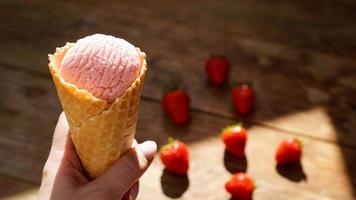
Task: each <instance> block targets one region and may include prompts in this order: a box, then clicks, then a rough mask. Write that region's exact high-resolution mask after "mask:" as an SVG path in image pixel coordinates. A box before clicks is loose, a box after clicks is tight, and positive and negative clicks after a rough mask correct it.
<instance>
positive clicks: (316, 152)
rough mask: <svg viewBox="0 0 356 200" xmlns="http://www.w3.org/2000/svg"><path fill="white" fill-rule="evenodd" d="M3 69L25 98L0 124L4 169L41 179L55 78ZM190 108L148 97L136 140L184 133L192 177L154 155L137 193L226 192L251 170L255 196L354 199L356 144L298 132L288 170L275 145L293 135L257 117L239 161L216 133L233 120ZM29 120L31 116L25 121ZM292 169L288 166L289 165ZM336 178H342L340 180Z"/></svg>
mask: <svg viewBox="0 0 356 200" xmlns="http://www.w3.org/2000/svg"><path fill="white" fill-rule="evenodd" d="M0 74H1V76H3V77H2V78H3V80H6V82H8V85H5V86H6V87H4V88H3V89H4V90H3V91H4V95H11V94H12V95H14V96H12V99H15V98H18V99H22V100H23V101H24V103H21V104H18V105H17V106H16V107H14V108H16V109H17V113H18V114H17V115H14V114H13V112H1V113H2V115H4V118H7V119H8V120H7V122H6V123H3V124H2V125H1V126H2V127H4V128H6V127H7V128H9V127H13V129H7V130H8V131H7V133H6V134H3V135H2V137H1V140H0V156H1V157H3V158H6V159H4V160H3V161H2V165H1V167H0V174H7V175H8V176H11V177H16V179H19V180H25V181H26V182H30V183H31V184H35V185H37V186H38V184H39V182H40V177H41V171H42V166H43V164H44V161H45V159H46V157H47V154H48V150H49V145H50V142H51V134H52V130H53V126H54V123H55V120H56V118H57V116H58V114H59V110H60V109H59V104H58V102H57V96H56V94H55V90H54V88H53V84H52V82H51V80H50V79H39V78H33V76H32V75H30V74H28V73H25V72H18V71H11V70H4V69H2V68H0ZM6 77H8V78H6ZM12 82H16V83H17V84H12ZM25 83H27V84H25ZM28 86H31V88H42V90H41V91H42V92H41V94H42V95H43V94H46V97H43V96H42V95H40V96H37V98H29V97H28V96H26V95H29V92H28V91H26V90H23V89H21V88H24V87H25V88H28ZM5 88H7V89H5ZM14 91H18V92H16V93H15V92H14ZM35 94H37V92H33V91H32V93H31V95H30V96H36V95H35ZM41 96H42V97H41ZM26 99H27V100H26ZM44 99H45V100H46V101H44ZM25 100H26V101H25ZM19 102H21V101H20V100H19ZM25 102H26V103H25ZM7 105H10V102H8V103H7V104H6V106H4V107H8V106H7ZM34 112H36V113H37V115H34V114H33V113H34ZM191 114H192V121H191V123H190V124H189V125H188V126H186V127H177V126H174V125H173V124H172V123H171V122H170V121H169V120H167V118H166V117H165V115H164V113H163V112H162V109H161V105H160V103H159V102H156V101H150V100H143V102H142V104H141V111H140V116H139V123H138V124H139V126H138V131H137V139H138V140H139V141H143V140H147V139H153V140H155V141H156V142H157V143H158V144H159V145H162V144H164V143H165V142H166V140H167V138H168V137H170V136H173V137H176V138H178V139H181V140H182V141H184V142H186V143H188V144H189V148H190V154H191V169H190V173H189V177H187V178H179V177H175V176H172V175H171V174H169V173H165V172H164V171H163V166H162V165H161V163H160V161H159V159H158V157H156V159H155V161H154V163H153V165H152V167H151V168H150V169H149V171H148V172H147V174H146V175H145V176H144V178H143V179H142V184H141V193H140V195H141V196H140V199H171V198H177V197H180V198H181V199H194V198H204V199H221V198H227V197H228V194H226V193H225V192H224V190H223V189H222V188H223V184H224V182H225V181H226V179H228V177H229V175H230V173H232V172H236V171H237V170H247V172H249V173H250V174H251V175H252V176H253V177H255V179H256V180H257V184H258V189H257V190H256V192H255V199H265V198H273V199H345V200H347V199H353V196H352V184H351V183H350V180H354V179H355V174H354V172H348V171H347V170H345V168H346V167H347V166H346V165H350V166H354V165H355V160H356V159H355V158H356V151H355V150H354V149H350V148H345V147H340V146H338V145H337V144H336V143H333V142H324V141H319V140H316V139H313V138H308V137H300V138H301V139H302V141H303V143H304V145H305V147H304V149H305V152H304V154H305V155H304V158H303V161H302V169H300V168H298V167H297V168H296V169H294V170H295V171H293V170H292V173H291V174H288V173H287V174H284V173H283V170H282V172H279V173H282V174H283V175H281V174H279V173H278V170H277V169H276V168H275V164H274V158H273V155H274V149H275V147H276V146H277V144H278V142H279V141H280V140H282V139H284V138H287V137H289V136H291V135H290V134H288V133H285V132H281V131H276V130H273V129H269V128H266V127H264V126H259V125H256V124H246V126H247V127H249V143H248V146H247V155H248V157H247V160H246V161H241V160H236V159H233V158H232V157H231V156H228V155H225V153H224V148H223V144H222V143H221V141H220V139H219V131H220V130H221V128H222V127H223V126H225V125H228V124H231V123H234V122H235V121H234V120H231V119H226V118H221V117H218V116H212V115H209V114H204V113H199V112H196V111H193V112H192V113H191ZM41 115H43V116H41ZM36 116H37V117H36ZM44 116H46V118H47V121H45V119H44ZM25 119H27V121H28V120H29V119H31V121H30V122H27V121H24V120H25ZM152 121H154V122H155V123H152ZM30 124H32V125H30ZM16 126H17V127H18V128H17V129H15V127H16ZM38 127H41V129H40V130H39V129H38ZM21 130H22V131H21ZM25 130H26V131H25ZM212 155H213V156H212ZM20 163H21V164H20ZM301 170H302V171H301ZM287 172H289V173H290V170H287ZM162 174H163V175H162ZM303 174H305V177H304V175H303ZM335 174H338V175H337V176H335ZM335 182H337V183H338V185H337V186H335ZM177 183H180V184H179V185H177ZM202 186H204V187H203V188H204V189H203V188H202ZM13 187H14V188H13V189H7V191H8V192H11V191H13V193H20V191H27V190H28V189H26V188H23V186H22V185H21V183H19V185H18V186H17V185H16V184H15V183H14V186H13ZM339 187H342V189H341V188H339ZM325 188H327V190H326V189H325ZM0 193H1V192H0Z"/></svg>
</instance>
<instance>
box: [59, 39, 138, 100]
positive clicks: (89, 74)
mask: <svg viewBox="0 0 356 200" xmlns="http://www.w3.org/2000/svg"><path fill="white" fill-rule="evenodd" d="M140 69H141V63H140V59H139V53H138V51H137V50H136V48H135V47H134V46H133V45H132V44H130V43H128V42H127V41H126V40H123V39H120V38H116V37H113V36H109V35H103V34H95V35H92V36H87V37H85V38H83V39H80V40H78V41H77V42H76V43H75V44H74V46H73V47H72V48H70V49H69V50H68V52H67V53H66V54H65V56H64V58H63V60H62V63H61V66H60V68H59V72H60V75H61V76H62V78H63V79H64V80H66V81H67V82H69V83H72V84H74V85H75V86H77V87H78V88H79V89H85V90H87V91H89V92H90V93H91V94H93V95H94V96H95V97H97V98H100V99H104V100H107V101H108V102H109V103H112V102H113V101H114V100H115V99H116V98H117V97H119V96H121V95H122V94H123V93H124V92H125V91H126V90H127V88H129V87H130V86H131V84H132V83H133V81H134V80H135V79H136V78H137V77H138V75H139V73H140Z"/></svg>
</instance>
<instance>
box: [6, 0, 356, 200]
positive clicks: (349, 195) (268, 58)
mask: <svg viewBox="0 0 356 200" xmlns="http://www.w3.org/2000/svg"><path fill="white" fill-rule="evenodd" d="M355 10H356V2H355V1H352V0H342V1H336V0H323V1H322V0H314V1H306V0H299V1H288V0H269V1H257V0H251V1H242V0H235V1H232V0H230V1H228V0H221V1H216V0H215V1H213V0H205V1H184V0H183V1H182V0H180V1H178V0H174V1H137V0H133V1H128V0H125V1H105V2H104V1H103V2H102V1H92V0H90V1H84V0H78V1H69V0H63V1H49V0H48V1H45V0H37V1H36V0H30V1H29V0H27V1H26V0H1V1H0V80H1V82H0V91H1V92H2V97H1V98H0V199H36V195H37V190H38V187H39V184H40V180H41V171H42V167H43V164H44V162H45V160H46V157H47V155H48V151H49V148H50V143H51V137H52V131H53V128H54V125H55V123H56V120H57V117H58V115H59V113H60V112H61V108H60V105H59V102H58V98H57V95H56V91H55V88H54V86H53V83H52V80H51V77H50V74H49V72H48V68H47V64H48V59H47V54H49V53H52V52H53V51H54V49H55V47H59V46H63V45H64V44H65V42H67V41H72V42H74V41H76V40H77V39H78V38H81V37H83V36H86V35H89V34H93V33H97V32H99V33H106V34H112V35H115V36H118V37H122V38H125V39H127V40H128V41H130V42H132V43H133V44H134V45H136V46H138V47H140V48H141V49H142V50H143V51H145V52H146V53H147V55H148V67H149V71H148V76H147V79H146V82H145V87H144V92H143V97H142V104H141V111H140V116H139V125H138V131H137V139H138V140H139V141H143V140H146V139H153V140H155V141H157V142H158V143H159V144H160V145H161V144H163V143H164V142H165V141H166V139H167V137H169V136H174V137H176V138H179V139H181V140H182V141H184V142H186V143H188V145H189V148H190V153H191V161H192V162H191V169H190V173H189V175H188V176H187V177H175V176H172V175H170V174H169V173H166V172H164V171H163V166H162V164H161V163H160V161H159V159H158V157H157V158H156V160H155V161H154V162H153V164H152V167H151V168H150V169H149V170H148V172H147V173H146V174H145V175H144V177H143V178H142V180H141V193H140V196H139V199H155V200H156V199H175V198H180V199H219V200H220V199H229V195H228V194H227V193H226V192H225V191H224V189H223V185H224V182H225V181H226V180H227V179H228V178H229V176H230V174H231V173H233V172H236V171H247V172H248V173H250V174H251V175H252V176H253V177H254V178H255V179H256V182H257V185H258V187H257V189H256V191H255V193H254V199H257V200H262V199H274V200H276V199H281V200H282V199H283V200H284V199H298V200H300V199H303V200H312V199H313V200H314V199H315V200H320V199H322V200H324V199H325V200H329V199H337V200H351V199H356V189H355V188H356V132H355V129H356V12H355ZM210 54H225V55H227V56H228V58H229V59H230V60H231V63H232V72H231V74H230V80H231V82H233V81H250V82H252V83H253V85H254V87H255V90H256V93H257V102H256V112H255V113H254V114H253V115H251V116H249V117H248V118H247V119H245V120H244V121H245V123H246V125H247V127H248V131H249V141H248V145H247V160H236V159H234V158H231V157H230V156H228V155H226V154H225V153H224V147H223V144H222V143H221V141H220V140H219V135H218V134H219V131H220V129H221V128H222V127H223V126H225V125H228V124H231V123H234V122H236V121H239V120H240V119H239V117H237V116H235V115H234V113H233V112H232V110H231V104H230V95H229V88H228V86H226V87H223V88H221V89H217V88H214V87H212V86H211V85H209V84H208V83H207V81H206V78H205V72H204V63H205V60H206V59H207V57H208V56H209V55H210ZM172 81H173V82H176V83H179V84H181V86H183V87H185V88H187V90H188V91H189V93H190V94H191V99H192V111H191V116H192V120H191V123H190V124H189V125H188V126H184V127H178V126H174V125H172V124H171V123H170V121H169V120H167V119H166V117H165V116H164V113H163V112H162V109H161V104H160V99H161V96H162V91H163V88H164V87H166V85H167V84H169V83H170V82H172ZM291 136H296V137H298V138H299V139H301V140H302V141H303V143H304V157H303V160H302V163H301V166H296V167H295V168H294V169H290V170H285V169H278V168H276V167H275V162H274V159H273V158H274V157H273V156H274V151H275V148H276V146H277V144H278V142H279V141H281V140H282V139H285V138H287V137H291Z"/></svg>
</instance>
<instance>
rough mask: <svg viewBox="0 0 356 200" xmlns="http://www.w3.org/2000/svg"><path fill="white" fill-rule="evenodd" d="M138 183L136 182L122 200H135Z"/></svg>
mask: <svg viewBox="0 0 356 200" xmlns="http://www.w3.org/2000/svg"><path fill="white" fill-rule="evenodd" d="M139 185H140V184H139V182H136V183H135V184H134V185H133V186H132V187H131V188H130V189H129V190H128V191H127V192H126V194H125V196H124V198H122V200H135V199H136V198H137V195H138V190H139Z"/></svg>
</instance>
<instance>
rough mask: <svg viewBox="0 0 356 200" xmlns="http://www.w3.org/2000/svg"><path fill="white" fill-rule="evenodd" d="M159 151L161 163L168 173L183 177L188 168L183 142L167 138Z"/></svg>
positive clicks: (186, 151)
mask: <svg viewBox="0 0 356 200" xmlns="http://www.w3.org/2000/svg"><path fill="white" fill-rule="evenodd" d="M168 141H169V142H168V144H166V145H164V146H163V147H162V148H161V150H160V156H161V161H162V162H163V164H164V166H165V167H166V169H167V170H168V171H171V172H173V173H176V174H181V175H185V174H187V171H188V168H189V155H188V148H187V145H185V144H184V143H183V142H181V141H179V140H174V139H172V138H169V140H168Z"/></svg>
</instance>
